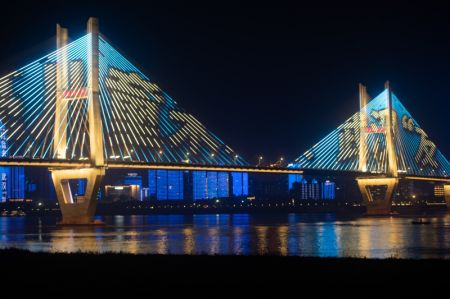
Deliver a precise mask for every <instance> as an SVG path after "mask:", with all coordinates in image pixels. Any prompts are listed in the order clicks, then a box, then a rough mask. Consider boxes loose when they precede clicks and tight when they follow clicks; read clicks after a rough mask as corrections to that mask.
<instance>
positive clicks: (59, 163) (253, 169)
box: [0, 158, 450, 183]
mask: <svg viewBox="0 0 450 299" xmlns="http://www.w3.org/2000/svg"><path fill="white" fill-rule="evenodd" d="M0 166H27V167H48V168H50V169H51V168H77V169H81V168H90V167H92V164H90V163H89V162H88V160H85V161H83V160H78V161H76V160H56V159H54V160H37V159H23V158H20V159H17V158H16V159H0ZM105 168H106V169H108V168H109V169H127V168H128V169H165V170H208V171H236V172H250V173H273V174H277V173H278V174H316V173H319V172H322V173H323V172H326V173H328V174H331V175H342V174H343V173H345V174H346V175H349V176H355V177H358V176H364V177H386V175H385V174H379V173H367V172H354V171H344V172H342V171H336V170H323V171H319V170H308V169H295V168H286V167H267V166H226V165H198V164H187V163H178V164H176V163H146V162H130V163H124V162H119V161H106V163H105ZM399 178H403V179H409V180H426V181H435V182H446V183H450V177H447V178H445V177H428V176H414V175H407V174H400V173H399Z"/></svg>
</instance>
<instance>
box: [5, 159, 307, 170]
mask: <svg viewBox="0 0 450 299" xmlns="http://www.w3.org/2000/svg"><path fill="white" fill-rule="evenodd" d="M0 166H27V167H48V168H78V169H81V168H90V167H92V164H91V163H90V162H89V161H88V160H85V161H83V160H79V161H74V160H37V159H0ZM105 168H107V169H108V168H115V169H117V168H121V169H127V168H129V169H166V170H209V171H236V172H252V173H274V174H275V173H281V174H282V173H285V174H303V170H302V169H292V168H284V167H259V166H258V167H256V166H226V165H198V164H187V163H179V164H175V163H156V164H152V163H145V162H130V163H124V162H118V161H106V163H105Z"/></svg>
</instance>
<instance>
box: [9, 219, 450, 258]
mask: <svg viewBox="0 0 450 299" xmlns="http://www.w3.org/2000/svg"><path fill="white" fill-rule="evenodd" d="M101 220H102V221H104V222H105V223H106V224H107V225H105V226H101V227H98V226H96V227H68V226H56V225H55V223H56V219H55V218H50V217H44V218H33V217H15V218H8V217H0V247H1V248H7V247H17V248H24V249H29V250H32V251H49V252H57V251H58V252H59V251H62V252H76V251H89V252H107V251H113V252H128V253H135V254H137V253H157V254H242V255H249V254H260V255H261V254H276V255H301V256H332V257H343V256H356V257H368V258H387V257H399V258H449V257H450V216H447V215H442V216H435V217H433V218H430V220H431V224H430V225H413V224H411V220H412V218H408V217H386V218H338V217H336V216H335V215H333V214H325V215H310V214H278V215H249V214H213V215H150V216H108V217H101Z"/></svg>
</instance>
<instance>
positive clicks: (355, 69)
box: [0, 1, 450, 162]
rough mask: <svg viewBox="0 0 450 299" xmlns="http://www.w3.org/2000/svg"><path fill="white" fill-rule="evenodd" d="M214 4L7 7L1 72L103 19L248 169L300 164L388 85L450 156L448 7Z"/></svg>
mask: <svg viewBox="0 0 450 299" xmlns="http://www.w3.org/2000/svg"><path fill="white" fill-rule="evenodd" d="M64 2H66V3H64ZM214 2H215V1H210V2H207V3H209V4H204V3H203V4H200V3H197V4H194V2H189V3H188V4H181V3H170V4H167V3H168V1H158V2H154V3H152V2H151V1H150V2H135V1H120V2H117V3H115V2H113V1H108V2H105V3H95V4H93V5H92V7H89V5H88V4H87V3H83V1H59V4H55V3H50V2H45V1H43V2H39V4H33V5H31V4H27V3H26V2H20V4H17V5H11V7H9V8H7V7H3V8H2V11H1V12H0V15H1V18H0V28H1V29H0V42H1V43H0V44H1V47H0V70H1V73H2V74H5V72H6V71H7V70H11V69H13V68H14V67H15V66H21V65H23V64H26V63H28V62H31V61H32V59H34V58H38V57H40V56H43V55H44V54H46V53H47V52H50V51H51V50H53V49H54V45H55V39H54V35H55V24H56V23H57V22H60V23H61V24H62V25H64V26H66V27H68V28H69V34H70V35H71V36H72V37H73V38H76V37H79V36H81V35H83V34H84V32H85V25H86V21H87V19H88V17H89V16H96V17H98V18H100V30H101V31H102V33H103V34H104V35H106V36H107V37H108V38H109V39H110V40H111V41H112V42H113V43H114V44H115V45H117V46H118V47H119V48H120V50H121V51H122V52H124V53H125V54H126V56H128V57H129V58H131V59H132V60H133V61H134V62H136V63H137V65H138V66H140V67H141V68H142V70H143V71H144V72H145V73H147V75H148V76H149V77H150V78H151V79H152V80H153V81H155V82H156V83H158V85H159V86H160V87H161V88H162V89H163V90H165V91H166V92H167V93H168V94H169V95H171V96H172V97H173V98H175V99H176V100H177V102H178V103H179V104H180V105H181V106H183V107H184V108H185V109H186V110H187V111H188V112H190V113H193V114H194V115H195V116H196V117H197V118H198V119H199V120H200V121H201V122H202V123H203V124H205V125H206V127H208V128H209V129H210V130H211V131H212V132H214V133H215V134H216V135H217V136H219V138H221V139H222V140H223V141H224V142H225V143H227V144H228V145H230V146H231V147H232V148H233V149H235V150H236V151H237V152H239V153H241V155H243V156H244V157H245V158H246V159H247V160H248V161H249V162H255V161H256V157H257V156H258V155H259V154H263V155H264V157H266V159H267V160H269V159H271V160H276V159H277V158H278V157H279V156H284V157H286V158H287V159H292V160H293V159H294V158H296V157H297V156H299V155H300V154H301V153H303V152H304V151H305V150H306V149H308V148H309V147H310V146H312V145H313V144H314V143H316V142H317V141H319V140H320V139H321V138H322V137H323V136H324V135H326V134H327V133H328V132H329V131H331V130H332V129H334V128H335V127H336V126H338V125H339V124H340V123H342V122H343V121H344V120H345V119H347V118H348V117H349V116H350V115H352V114H353V113H354V112H356V110H357V109H358V97H357V95H358V94H357V84H358V83H359V82H362V83H364V84H366V85H367V87H368V91H369V93H370V94H371V96H372V97H375V96H376V95H377V94H378V93H379V92H381V91H382V89H383V84H384V81H385V80H390V81H391V85H392V88H393V90H394V92H395V93H396V95H397V96H398V97H399V98H400V100H401V101H402V102H403V104H404V105H405V106H406V108H407V109H408V110H409V111H410V113H411V114H412V115H413V117H415V119H416V120H417V121H418V122H419V124H421V126H422V127H423V128H424V129H425V131H426V132H427V133H428V134H429V136H430V139H432V140H433V141H434V142H435V143H436V145H437V146H438V148H440V150H441V151H442V152H443V153H444V155H446V156H447V157H450V138H449V136H450V129H449V125H450V120H449V116H448V114H449V109H450V10H449V9H448V8H447V7H440V6H438V5H434V4H432V2H429V1H427V2H426V3H428V6H423V4H422V5H420V4H415V3H414V2H404V3H402V4H401V5H400V4H398V5H392V4H389V3H383V2H381V1H375V2H373V4H370V5H368V4H365V3H363V2H364V1H359V3H360V4H354V3H350V2H342V1H335V2H339V4H330V3H326V2H320V1H316V2H314V3H315V4H307V5H305V4H303V5H300V4H299V2H298V1H292V2H287V1H272V2H271V5H264V4H263V1H260V2H259V3H258V2H256V3H255V4H253V5H250V4H247V5H243V4H237V3H239V2H236V3H233V2H230V1H227V2H224V3H227V4H223V5H218V4H217V3H216V4H212V3H214ZM119 3H120V4H119ZM423 3H425V1H424V2H423Z"/></svg>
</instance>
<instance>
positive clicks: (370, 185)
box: [356, 178, 398, 215]
mask: <svg viewBox="0 0 450 299" xmlns="http://www.w3.org/2000/svg"><path fill="white" fill-rule="evenodd" d="M356 180H357V182H358V187H359V190H360V192H361V194H362V197H363V204H364V206H365V207H366V209H367V212H366V213H367V215H389V214H390V213H391V206H392V195H393V194H394V190H395V187H396V186H397V184H398V179H397V178H358V179H356Z"/></svg>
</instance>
